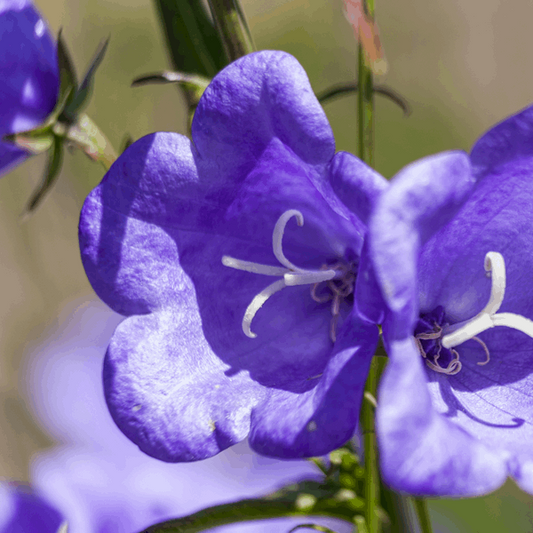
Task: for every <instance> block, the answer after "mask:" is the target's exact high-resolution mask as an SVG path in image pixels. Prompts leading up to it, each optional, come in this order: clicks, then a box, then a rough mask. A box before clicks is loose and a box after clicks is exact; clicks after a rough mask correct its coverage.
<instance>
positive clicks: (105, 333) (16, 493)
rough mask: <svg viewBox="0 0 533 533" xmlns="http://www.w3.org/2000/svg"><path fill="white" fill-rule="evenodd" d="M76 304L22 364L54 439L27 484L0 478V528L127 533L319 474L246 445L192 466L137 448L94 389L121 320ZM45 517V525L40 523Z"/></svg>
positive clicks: (260, 528) (261, 528)
mask: <svg viewBox="0 0 533 533" xmlns="http://www.w3.org/2000/svg"><path fill="white" fill-rule="evenodd" d="M79 304H80V302H76V303H73V304H72V305H70V306H69V309H66V310H65V311H64V312H63V313H62V315H61V317H60V326H59V328H58V329H57V331H55V332H54V333H53V335H51V336H50V337H49V338H48V339H47V340H46V341H45V342H44V343H43V344H41V345H40V346H39V347H38V348H37V349H35V351H34V353H32V354H31V355H30V357H28V359H27V361H26V365H25V366H26V368H25V372H24V375H25V383H24V385H25V389H26V396H27V397H28V400H29V407H30V408H31V410H32V412H33V413H34V415H35V417H36V420H37V421H38V422H39V424H40V425H41V427H42V428H43V430H45V431H46V432H47V433H48V434H49V435H50V436H51V437H53V439H54V440H55V441H56V442H57V443H58V444H56V445H54V446H53V447H51V448H48V449H46V450H42V451H39V452H38V453H36V454H34V456H33V458H32V462H31V464H30V479H31V482H32V485H33V486H34V487H35V490H34V491H31V492H30V491H29V490H28V489H27V487H24V486H23V487H20V486H18V485H13V484H9V485H8V484H2V485H0V525H1V524H3V523H6V524H7V523H9V525H10V527H11V528H12V529H9V528H8V529H2V527H0V532H2V533H4V532H5V533H12V532H14V531H17V532H19V533H36V532H37V533H57V530H58V527H59V525H58V521H59V523H61V521H62V520H66V522H67V523H68V525H69V530H68V531H69V533H132V532H134V531H141V530H143V529H144V528H146V527H148V526H149V525H152V524H154V523H157V522H160V521H162V520H166V519H170V518H175V517H178V516H184V515H188V514H190V513H193V512H196V511H198V510H200V509H202V508H204V507H208V506H210V505H216V504H221V503H228V502H231V501H234V500H238V499H242V498H249V497H255V496H260V495H263V494H266V493H268V492H271V491H274V490H277V489H278V488H280V486H282V485H284V484H287V483H293V482H296V481H299V480H301V479H302V478H305V479H316V480H320V479H321V475H320V474H319V472H318V470H317V469H316V468H315V467H314V465H312V464H310V463H309V462H308V461H291V462H290V463H287V462H286V461H279V460H276V459H271V458H267V457H262V456H259V455H257V454H254V453H253V452H251V450H250V449H249V448H248V447H247V446H246V444H245V443H241V444H240V445H238V446H237V447H235V448H231V449H229V450H226V451H225V452H224V453H222V454H220V455H218V456H217V457H213V458H211V459H209V460H207V461H203V462H202V463H200V464H197V463H195V464H173V465H169V464H167V463H162V462H161V461H158V460H157V459H154V458H152V457H148V456H147V455H146V454H144V453H142V452H141V451H140V450H139V449H138V448H137V446H135V445H134V444H133V443H132V442H130V441H129V440H128V439H127V438H126V437H125V436H124V435H123V434H122V433H121V432H120V431H119V429H118V428H117V426H116V425H115V424H114V422H113V420H112V419H111V417H110V415H109V411H108V410H107V407H106V404H105V400H104V394H103V390H102V389H103V387H102V379H101V374H102V364H103V357H104V354H105V350H106V347H107V344H108V342H109V339H110V337H111V334H112V332H113V330H114V328H115V327H116V325H117V324H118V322H119V321H120V319H121V317H120V316H119V315H117V314H116V313H113V312H112V311H111V310H109V309H108V308H106V307H105V306H104V305H103V304H102V303H100V302H93V301H90V302H83V303H82V305H79ZM74 309H75V311H73V310H74ZM51 384H53V386H51ZM3 489H5V490H3ZM13 501H14V502H15V503H16V504H17V502H19V503H18V504H17V505H13V503H12V502H13ZM15 508H16V509H18V510H19V512H18V514H17V513H14V511H13V509H15ZM54 508H55V509H56V511H54ZM59 517H62V519H61V520H60V518H59ZM52 519H54V521H52ZM2 521H3V522H2ZM302 521H304V522H305V521H309V519H305V518H304V517H302V518H300V519H297V521H296V522H295V521H294V520H287V519H279V520H275V521H274V523H273V522H272V521H267V522H261V523H249V524H246V526H245V529H244V526H242V525H240V526H224V527H222V528H220V530H221V532H222V531H223V532H224V533H226V532H227V533H231V532H233V531H235V533H236V532H237V531H241V532H242V531H245V530H246V531H250V532H253V533H266V532H268V531H273V530H278V529H280V528H281V529H282V530H287V531H288V530H289V529H290V527H291V525H295V524H297V523H298V522H300V523H301V522H302ZM48 523H50V528H48V526H47V527H44V525H45V524H48ZM322 523H324V521H322ZM325 523H326V524H328V525H330V527H334V528H335V530H337V531H339V532H340V531H349V530H350V528H349V526H347V525H346V524H345V525H344V529H342V528H340V529H339V527H338V524H341V522H339V521H336V523H335V526H333V525H332V521H331V520H330V521H328V520H326V521H325ZM276 525H278V526H279V527H278V528H276ZM15 526H17V527H18V528H19V529H15ZM38 526H42V527H38Z"/></svg>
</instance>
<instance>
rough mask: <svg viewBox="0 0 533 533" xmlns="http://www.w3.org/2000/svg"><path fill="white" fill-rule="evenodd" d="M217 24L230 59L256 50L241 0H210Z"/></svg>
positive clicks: (232, 59)
mask: <svg viewBox="0 0 533 533" xmlns="http://www.w3.org/2000/svg"><path fill="white" fill-rule="evenodd" d="M208 2H209V7H210V9H211V13H212V15H213V19H214V21H215V26H216V28H217V30H218V33H219V35H220V38H221V39H222V42H223V43H224V48H225V50H226V54H227V56H228V59H229V60H230V61H235V60H236V59H239V57H242V56H245V55H246V54H250V53H252V52H254V51H255V46H254V42H253V39H252V35H251V33H250V30H249V28H248V24H247V23H246V18H245V17H244V12H243V10H242V9H241V6H240V5H239V0H208Z"/></svg>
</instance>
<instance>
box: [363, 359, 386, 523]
mask: <svg viewBox="0 0 533 533" xmlns="http://www.w3.org/2000/svg"><path fill="white" fill-rule="evenodd" d="M380 359H382V358H381V357H374V358H373V359H372V363H371V365H370V371H369V373H368V378H367V380H366V387H365V393H369V394H371V395H372V396H373V397H374V398H375V397H376V391H377V386H378V382H379V376H380V374H381V371H380V370H381V368H380V367H381V366H382V365H381V361H380ZM361 428H362V433H363V448H364V452H365V478H364V495H365V518H366V524H367V529H368V533H378V532H379V531H380V529H381V528H380V519H379V514H378V508H379V501H380V494H379V484H380V481H379V470H378V456H377V448H376V432H375V422H374V406H373V405H372V402H370V401H369V400H368V399H367V398H363V406H362V409H361Z"/></svg>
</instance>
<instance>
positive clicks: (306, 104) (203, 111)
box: [192, 51, 335, 181]
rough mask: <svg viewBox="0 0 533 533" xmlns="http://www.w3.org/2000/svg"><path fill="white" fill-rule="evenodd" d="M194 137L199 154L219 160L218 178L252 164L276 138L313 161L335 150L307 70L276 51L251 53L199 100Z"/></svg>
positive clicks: (218, 78) (325, 159) (228, 69)
mask: <svg viewBox="0 0 533 533" xmlns="http://www.w3.org/2000/svg"><path fill="white" fill-rule="evenodd" d="M192 135H193V139H194V142H195V145H196V147H197V148H198V151H199V152H200V154H201V156H202V157H206V158H207V157H208V158H210V159H213V160H215V161H217V167H218V170H219V172H218V179H219V180H220V181H224V180H226V181H227V180H228V179H229V180H231V179H232V177H233V176H234V175H235V173H237V174H238V173H240V172H242V171H243V170H244V171H245V170H246V169H247V168H250V165H252V164H253V161H254V160H255V159H256V158H258V157H259V156H260V155H261V152H262V151H263V149H264V147H265V146H266V145H267V144H268V143H269V141H270V139H271V138H272V137H277V138H278V139H280V141H281V142H282V143H283V144H285V145H286V146H287V147H288V148H290V149H291V150H292V151H293V152H294V153H295V155H296V156H297V157H299V158H300V159H302V160H303V161H305V162H307V163H308V164H310V165H315V164H325V163H327V162H329V160H330V159H331V158H332V157H333V154H334V153H335V141H334V139H333V133H332V131H331V128H330V126H329V123H328V121H327V118H326V115H325V113H324V111H323V110H322V107H321V106H320V104H319V103H318V100H317V99H316V97H315V95H314V94H313V91H312V89H311V86H310V84H309V80H308V78H307V75H306V73H305V71H304V70H303V68H302V67H301V65H300V64H299V63H298V61H296V59H294V57H292V56H290V55H289V54H286V53H284V52H277V51H263V52H257V53H255V54H250V55H248V56H245V57H243V58H241V59H240V60H239V61H236V62H235V63H232V64H231V65H229V66H228V67H226V68H225V69H224V70H223V71H222V72H221V73H220V74H219V75H217V76H216V77H215V78H214V79H213V81H212V82H211V84H210V85H209V87H208V88H207V89H206V91H205V93H204V94H203V96H202V99H201V100H200V103H199V105H198V108H197V110H196V113H195V115H194V120H193V123H192Z"/></svg>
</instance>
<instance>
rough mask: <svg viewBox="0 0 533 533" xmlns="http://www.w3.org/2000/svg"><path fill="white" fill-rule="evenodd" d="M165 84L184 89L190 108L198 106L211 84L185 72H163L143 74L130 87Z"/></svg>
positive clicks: (196, 75)
mask: <svg viewBox="0 0 533 533" xmlns="http://www.w3.org/2000/svg"><path fill="white" fill-rule="evenodd" d="M166 83H177V84H178V85H179V86H180V87H182V88H183V89H185V93H186V96H187V100H188V102H187V103H188V105H189V107H190V106H196V105H197V104H198V102H199V101H200V98H201V96H202V94H204V91H205V90H206V88H207V86H208V85H209V84H210V83H211V80H210V79H209V78H206V77H205V76H200V75H198V74H186V73H185V72H172V71H169V70H164V71H163V72H155V73H153V74H145V75H144V76H141V77H140V78H136V79H134V80H133V82H132V83H131V86H132V87H139V86H140V85H148V84H166Z"/></svg>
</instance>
